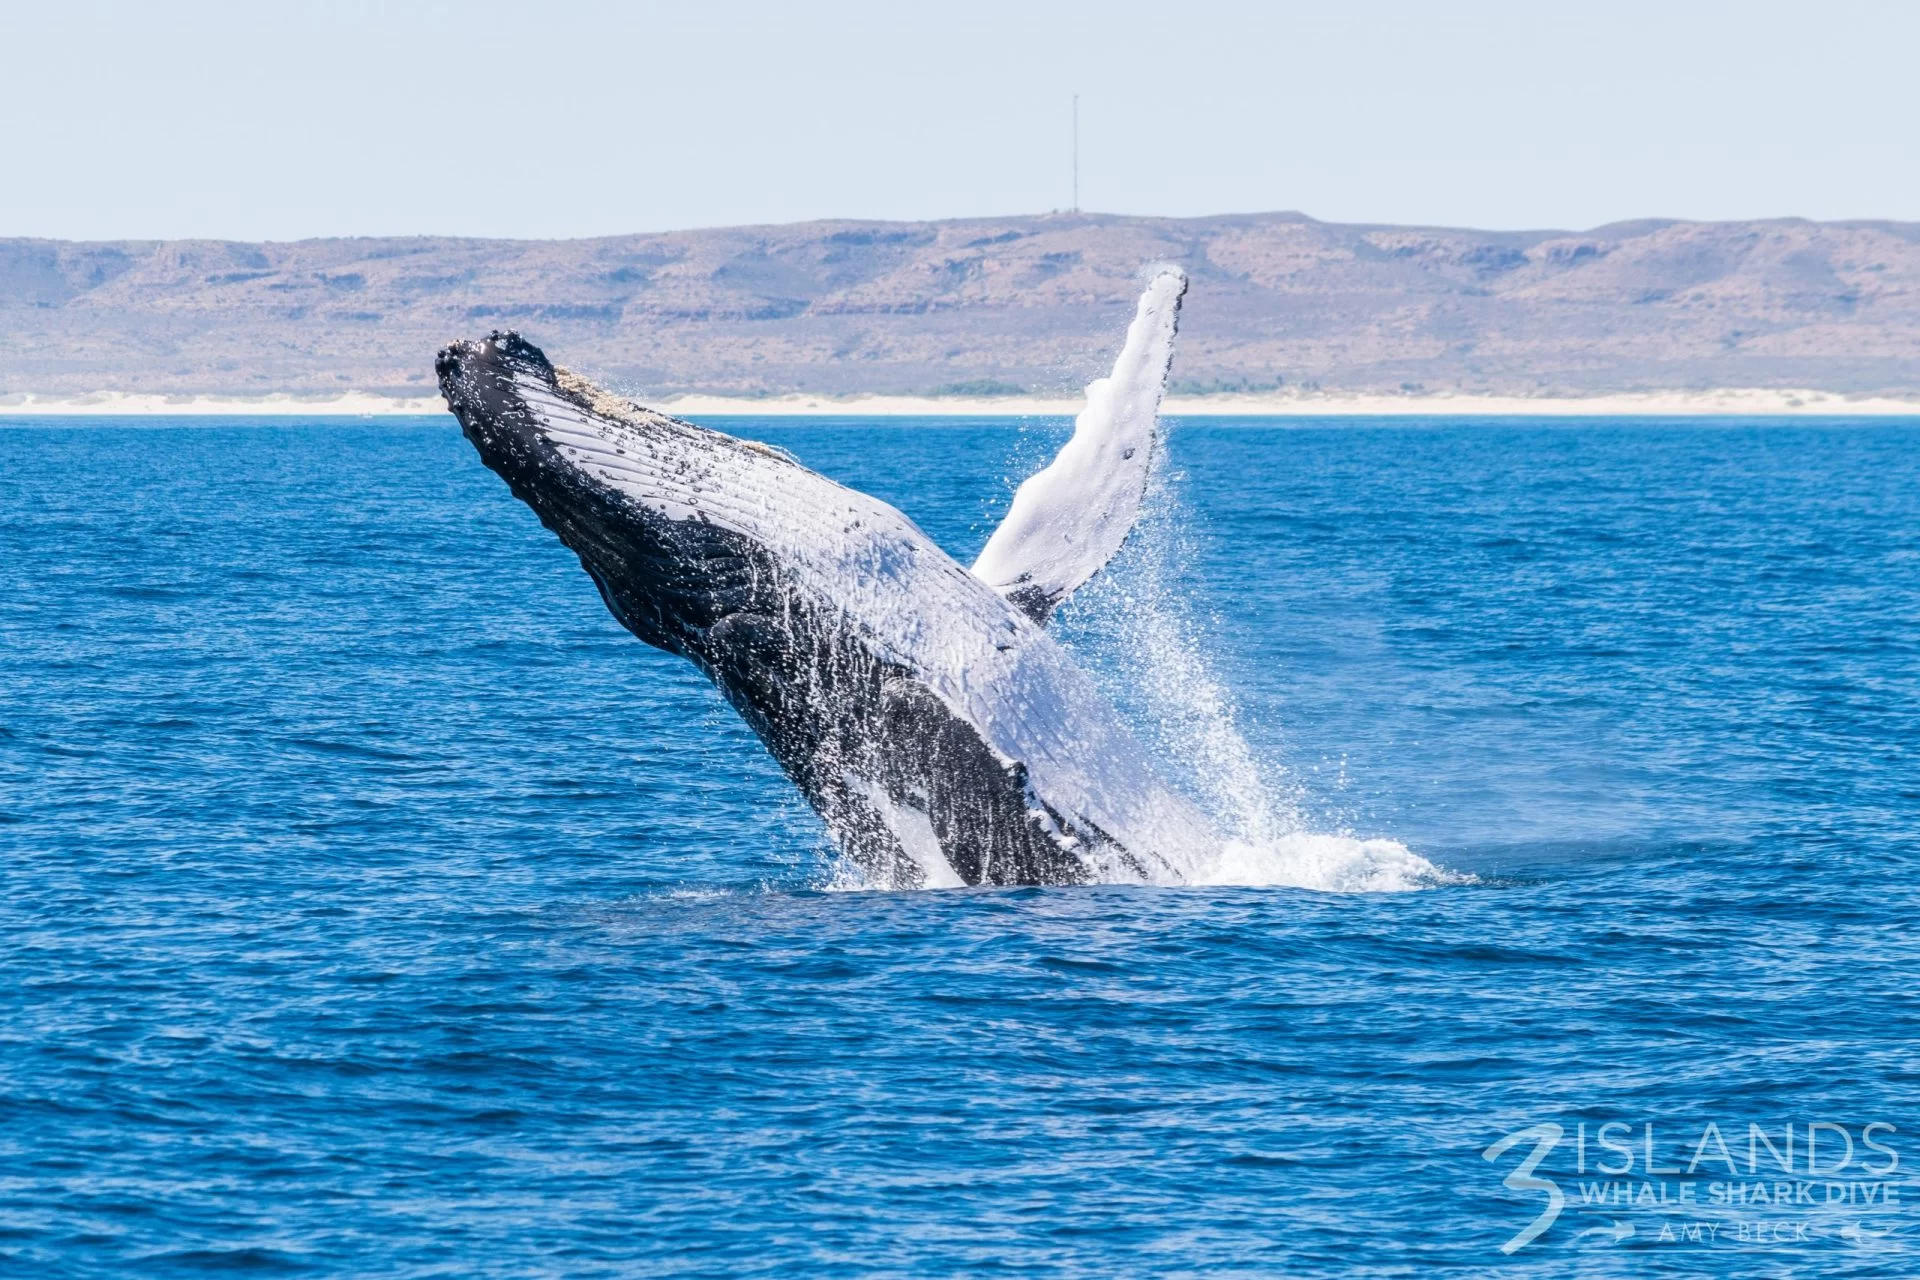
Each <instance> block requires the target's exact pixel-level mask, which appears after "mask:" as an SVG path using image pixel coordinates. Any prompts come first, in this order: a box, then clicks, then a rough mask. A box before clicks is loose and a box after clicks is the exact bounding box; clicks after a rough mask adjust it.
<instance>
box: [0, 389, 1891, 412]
mask: <svg viewBox="0 0 1920 1280" xmlns="http://www.w3.org/2000/svg"><path fill="white" fill-rule="evenodd" d="M644 403H646V404H648V405H649V406H650V407H652V408H656V409H659V410H661V411H663V412H666V413H672V414H677V415H681V416H688V415H694V416H697V415H707V416H714V417H755V418H770V417H934V418H938V417H1056V416H1058V417H1072V416H1073V415H1074V414H1076V413H1078V412H1079V411H1080V408H1081V406H1082V404H1083V403H1084V402H1083V401H1082V400H1081V399H1080V398H1079V397H1077V396H1076V397H1070V398H1069V397H1043V396H905V395H858V396H815V395H798V394H795V395H783V396H768V397H764V398H756V397H748V396H716V395H681V396H668V397H662V398H660V399H657V400H652V399H649V400H646V401H644ZM445 412H447V409H446V405H445V403H444V402H443V401H442V400H441V399H440V397H439V396H437V395H432V396H407V397H401V396H383V395H375V394H371V393H367V392H346V393H343V394H340V395H336V396H296V395H292V394H286V393H282V394H278V395H269V396H180V395H163V394H142V393H129V392H118V391H101V392H94V393H92V394H89V395H82V396H39V395H34V394H31V393H15V394H12V395H7V396H0V417H220V416H246V417H276V416H284V417H352V418H378V417H419V416H424V415H435V414H443V413H445ZM1161 412H1162V413H1164V414H1166V415H1168V416H1169V417H1173V416H1184V417H1248V418H1253V417H1259V418H1267V417H1292V418H1339V417H1531V418H1557V417H1610V418H1623V417H1624V418H1631V417H1649V418H1655V417H1660V418H1664V417H1920V398H1914V399H1905V398H1901V397H1896V396H1886V395H1848V394H1843V393H1840V392H1832V391H1814V390H1782V389H1774V388H1764V387H1728V388H1721V389H1716V390H1711V391H1632V392H1615V393H1610V394H1604V395H1595V396H1496V395H1473V394H1464V393H1450V392H1442V393H1437V394H1430V395H1391V394H1385V393H1342V392H1298V393H1292V394H1284V393H1265V394H1230V395H1203V396H1180V395H1170V396H1168V397H1167V398H1166V401H1165V403H1164V405H1163V407H1162V410H1161Z"/></svg>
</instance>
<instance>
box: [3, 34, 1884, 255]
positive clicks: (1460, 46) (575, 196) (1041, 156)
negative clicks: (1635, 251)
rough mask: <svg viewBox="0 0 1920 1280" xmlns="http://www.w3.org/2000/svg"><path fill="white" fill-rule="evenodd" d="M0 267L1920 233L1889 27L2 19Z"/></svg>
mask: <svg viewBox="0 0 1920 1280" xmlns="http://www.w3.org/2000/svg"><path fill="white" fill-rule="evenodd" d="M0 32H4V38H3V39H0V46H3V47H4V60H3V62H0V109H4V112H5V121H6V125H5V128H4V129H0V235H41V236H60V237H71V238H99V237H174V236H215V237H229V238H240V239H289V238H296V237H302V236H314V235H339V234H388V233H412V232H435V233H459V234H470V235H493V236H583V235H598V234H605V233H613V232H623V231H638V230H663V229H668V228H679V227H695V226H713V225H722V224H729V223H746V222H788V221H796V220H801V219H808V218H821V217H842V216H844V217H870V218H936V217H952V216H958V215H969V214H995V213H1014V212H1028V211H1036V210H1045V209H1050V208H1054V207H1064V206H1065V205H1066V204H1067V203H1068V202H1069V200H1070V198H1071V197H1070V192H1069V184H1070V180H1071V179H1070V168H1069V166H1070V146H1071V142H1070V134H1069V100H1070V95H1071V94H1073V93H1074V92H1076V91H1077V92H1078V93H1079V94H1080V95H1081V157H1082V159H1081V175H1082V176H1081V204H1082V206H1083V207H1085V208H1089V209H1096V210H1108V211H1115V212H1123V213H1160V214H1201V213H1220V212H1230V211H1246V210H1263V209H1300V210H1304V211H1305V212H1307V213H1310V214H1313V215H1315V216H1317V217H1321V218H1327V219H1337V220H1343V221H1375V222H1417V223H1439V224H1449V225H1472V226H1483V227H1588V226H1593V225H1596V224H1599V223H1604V222H1608V221H1613V220H1618V219H1624V218H1633V217H1644V216H1672V217H1693V218H1743V217H1754V216H1776V215H1788V214H1793V215H1802V216H1806V217H1814V218H1852V217H1876V218H1901V219H1915V220H1920V111H1916V105H1920V104H1917V102H1916V99H1920V89H1917V88H1916V86H1917V85H1920V75H1916V74H1915V72H1914V70H1913V63H1914V60H1915V59H1916V57H1920V4H1916V3H1858V2H1848V0H1823V2H1820V3H1801V4H1781V3H1772V2H1770V0H1748V2H1747V3H1740V4H1726V3H1704V2H1703V3H1687V2H1686V0H1667V2H1666V3H1660V4H1643V3H1637V2H1631V0H1630V2H1626V3H1607V4H1590V3H1589V4H1581V5H1577V6H1576V5H1563V4H1553V3H1546V2H1544V0H1542V2H1536V3H1530V4H1518V3H1486V2H1481V0H1453V2H1451V3H1431V4H1408V3H1385V2H1380V3H1365V2H1345V0H1341V2H1336V0H1325V2H1324V3H1319V4H1311V5H1304V4H1287V3H1272V4H1208V3H1191V2H1189V3H1171V2H1170V3H1167V4H1162V5H1141V4H1132V3H1125V2H1123V0H1109V2H1108V3H1103V4H1098V5H1094V4H1046V3H1037V2H1034V0H1028V2H1026V3H1004V4H1003V3H997V2H988V3H974V2H968V3H945V4H932V3H928V4H913V3H888V4H847V3H833V2H831V0H812V2H811V3H788V4H777V5H775V4H753V3H737V4H736V3H725V2H724V0H705V2H704V3H698V4H692V3H689V4H678V5H652V4H611V3H598V2H594V0H572V2H569V0H546V2H544V3H543V2H542V0H518V2H516V3H511V4H503V3H494V2H493V0H463V2H462V3H458V4H440V3H417V4H405V3H393V4H372V3H353V2H345V3H328V4H318V3H315V4H304V5H282V4H274V3H259V2H256V3H250V4H228V3H204V2H182V3H172V4H168V3H164V2H162V3H151V2H149V3H140V4H130V3H86V2H85V0H65V2H63V3H53V2H45V3H33V4H24V3H17V2H16V0H0Z"/></svg>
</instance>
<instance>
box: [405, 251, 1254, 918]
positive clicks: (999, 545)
mask: <svg viewBox="0 0 1920 1280" xmlns="http://www.w3.org/2000/svg"><path fill="white" fill-rule="evenodd" d="M1186 283H1187V282H1186V277H1185V276H1184V274H1182V273H1181V272H1180V271H1179V270H1177V269H1175V268H1161V269H1159V270H1157V271H1156V272H1155V273H1154V274H1152V276H1151V278H1150V279H1149V280H1148V282H1147V284H1146V287H1145V290H1144V292H1143V293H1142V295H1141V297H1140V301H1139V305H1138V307H1137V308H1136V311H1135V315H1134V318H1133V322H1132V324H1131V325H1130V326H1129V328H1128V332H1127V339H1126V343H1125V345H1124V347H1123V349H1122V351H1121V353H1120V356H1119V358H1118V360H1117V361H1116V363H1115V365H1114V369H1113V373H1112V375H1111V376H1109V377H1107V378H1104V379H1101V380H1098V381H1096V382H1094V383H1093V384H1092V385H1090V386H1089V387H1088V388H1087V402H1086V408H1085V410H1084V411H1083V412H1082V413H1081V414H1080V415H1079V417H1078V419H1077V420H1076V422H1075V427H1074V432H1073V435H1072V437H1071V438H1070V439H1069V440H1068V441H1067V443H1066V444H1065V445H1064V446H1063V447H1062V449H1061V450H1060V452H1059V454H1058V455H1056V457H1055V458H1054V459H1053V461H1052V462H1051V463H1049V465H1048V466H1047V467H1046V468H1045V469H1043V470H1042V471H1040V472H1039V473H1037V474H1035V475H1034V476H1032V477H1030V478H1029V479H1028V480H1027V481H1026V482H1025V483H1023V484H1022V485H1021V486H1020V488H1019V490H1018V491H1017V493H1016V494H1015V497H1014V501H1013V504H1012V506H1011V508H1010V509H1009V511H1008V513H1007V516H1006V518H1005V520H1004V522H1003V523H1002V524H1001V525H1000V526H999V528H998V529H996V530H995V531H994V533H993V535H992V537H991V538H990V539H989V540H988V542H987V545H986V547H985V549H984V550H983V551H982V552H981V554H980V557H979V559H978V561H977V562H976V563H975V564H974V565H973V567H972V568H971V569H968V568H966V567H963V566H962V565H960V564H958V563H957V562H955V561H954V560H953V558H952V557H950V556H949V555H947V553H946V552H944V551H942V550H941V549H940V548H939V547H937V546H936V545H934V543H933V541H932V540H931V539H929V538H928V537H927V536H926V535H925V534H924V533H922V532H921V531H920V530H919V529H918V528H917V527H916V526H915V525H914V524H913V522H912V521H911V520H909V519H908V518H907V517H906V516H905V515H903V514H901V513H900V512H899V511H897V510H895V509H894V508H893V507H891V506H889V505H887V504H886V503H884V502H881V501H879V500H877V499H875V498H872V497H869V496H868V495H866V494H863V493H859V492H857V491H855V490H852V489H849V488H846V487H844V486H842V485H839V484H836V483H835V482H833V481H831V480H829V479H827V478H826V477H824V476H822V475H819V474H818V473H816V472H814V471H811V470H809V469H808V468H806V467H805V466H802V465H801V464H800V463H799V462H798V461H797V460H796V459H794V458H793V457H791V456H789V455H788V454H786V453H785V452H783V451H781V450H779V449H775V448H772V447H770V446H768V445H765V444H760V443H758V442H755V441H751V440H743V439H738V438H735V437H733V436H729V435H725V434H723V433H721V432H718V431H713V430H709V429H707V428H704V427H699V426H695V425H694V424H692V423H689V422H683V421H681V420H679V419H676V418H672V417H669V416H667V415H665V414H662V413H658V412H655V411H653V410H650V409H646V408H643V407H641V406H639V405H637V404H634V403H631V402H629V401H627V400H624V399H621V398H619V397H617V396H614V395H612V394H609V393H608V392H606V391H604V390H602V389H600V388H599V387H597V386H595V385H594V384H592V383H591V382H589V381H588V380H586V379H585V378H583V377H581V376H579V375H578V374H575V373H573V372H571V371H569V370H567V369H564V368H560V367H556V366H555V365H553V364H552V363H551V362H550V361H549V360H548V359H547V357H546V356H545V355H544V354H543V353H542V352H541V351H540V350H539V349H538V348H536V347H534V346H533V345H532V344H531V343H529V342H527V341H526V340H525V339H524V338H522V337H520V336H519V335H518V334H517V333H513V332H501V331H496V332H494V333H492V334H490V335H489V336H488V337H486V338H484V339H479V340H470V341H460V342H455V343H453V344H451V345H449V346H447V347H446V348H444V349H443V350H442V351H441V352H440V354H439V358H438V360H437V361H436V364H435V369H436V372H437V373H438V375H439V381H440V387H441V391H442V393H443V394H444V395H445V397H446V400H447V404H448V406H449V407H450V408H451V409H452V410H453V413H454V415H455V416H456V417H457V418H458V419H459V422H460V427H461V430H462V432H463V433H464V434H465V436H466V438H467V439H468V440H469V441H471V442H472V444H473V446H474V448H475V449H476V450H478V452H479V455H480V459H481V461H482V462H484V463H485V464H486V466H488V467H489V468H490V469H492V470H493V471H494V472H495V473H497V474H498V475H499V476H500V477H501V478H502V479H503V480H505V481H506V483H507V485H508V487H509V488H510V489H511V490H512V492H513V494H514V496H516V497H518V498H519V499H520V500H521V501H523V502H525V503H526V504H527V505H528V506H529V507H531V508H532V509H533V511H534V512H535V514H536V515H538V517H539V518H540V521H541V522H542V523H543V524H544V525H546V527H547V528H549V529H550V530H552V531H553V532H554V533H555V534H557V535H558V536H559V538H560V540H561V541H562V542H563V543H565V544H566V545H567V546H568V547H569V548H571V549H572V550H573V551H574V552H575V553H576V554H577V555H578V556H579V558H580V563H581V565H582V566H583V567H584V568H585V569H586V571H587V573H588V574H590V575H591V576H592V578H593V581H594V583H595V584H596V585H597V586H598V588H599V590H600V595H601V598H602V599H603V600H604V601H605V603H606V606H607V608H608V609H609V610H610V611H611V612H612V614H613V616H614V617H615V618H616V619H617V620H618V621H619V622H620V623H621V624H622V625H623V626H625V627H626V628H627V629H628V630H629V631H631V632H632V633H633V634H634V635H636V636H638V637H639V638H640V639H641V640H644V641H646V642H647V643H648V644H651V645H655V646H657V647H659V648H661V649H664V650H666V651H668V652H669V653H675V654H678V655H680V656H682V657H684V658H687V659H689V660H690V661H692V662H693V663H694V664H695V665H696V666H698V667H699V668H700V669H701V670H702V671H703V672H705V673H706V674H707V676H708V677H709V678H710V679H712V681H713V682H714V684H715V685H716V686H717V687H718V688H719V690H720V692H721V694H722V695H723V696H724V697H725V698H726V699H727V701H728V702H729V703H730V704H731V705H732V706H733V707H734V709H735V710H736V711H738V712H739V714H740V715H741V717H742V718H743V719H744V720H745V721H746V722H747V724H748V725H750V726H751V727H752V729H753V730H754V732H755V734H757V735H758V737H759V738H760V740H761V741H762V742H763V743H764V744H765V745H766V747H767V750H768V751H769V752H770V753H771V754H772V756H773V758H774V759H775V760H776V761H777V762H778V763H779V765H780V767H781V769H782V770H783V771H785V773H786V774H787V776H788V777H789V778H790V779H792V781H793V782H794V783H795V785H797V786H798V787H799V788H800V790H801V791H802V793H804V794H805V796H806V797H807V799H808V801H809V802H810V803H811V804H812V805H813V807H814V809H815V810H816V811H817V812H818V813H819V814H820V816H821V818H822V819H824V821H825V823H826V826H827V829H828V831H829V832H830V833H831V835H832V837H833V839H834V841H835V843H836V844H837V845H838V846H839V847H840V849H841V850H842V851H843V852H844V853H845V854H846V856H848V857H849V858H851V859H852V860H853V861H854V862H855V863H856V864H858V865H859V866H860V867H861V868H862V870H863V872H864V873H865V875H866V877H867V878H868V880H869V881H870V882H871V883H873V884H875V885H879V886H887V887H899V888H919V887H957V886H960V885H1012V884H1074V883H1087V882H1095V881H1122V880H1126V881H1148V882H1154V883H1163V884H1178V883H1185V882H1187V881H1189V880H1191V879H1193V878H1195V877H1196V876H1197V875H1199V874H1201V873H1202V871H1203V869H1204V868H1205V867H1206V866H1207V865H1208V864H1210V863H1211V862H1212V861H1213V860H1214V859H1215V858H1217V856H1218V852H1219V849H1220V847H1221V841H1220V836H1219V835H1218V834H1217V833H1216V831H1215V830H1214V828H1213V826H1212V824H1211V823H1210V822H1209V821H1208V819H1207V817H1206V815H1205V814H1204V813H1202V812H1201V811H1200V810H1199V808H1198V807H1197V806H1195V805H1194V804H1193V803H1192V802H1191V801H1189V800H1188V799H1186V798H1185V797H1184V796H1182V795H1181V794H1180V793H1178V792H1176V791H1175V790H1173V789H1172V788H1171V787H1169V786H1168V785H1167V784H1166V783H1165V782H1163V781H1162V780H1161V779H1160V778H1159V777H1158V776H1157V775H1156V773H1155V771H1154V769H1153V768H1152V766H1151V764H1150V763H1149V760H1148V756H1147V753H1146V752H1145V751H1144V750H1143V749H1142V747H1141V745H1140V743H1139V742H1138V741H1137V740H1136V739H1135V738H1134V736H1133V735H1132V734H1131V733H1130V732H1129V730H1128V729H1127V727H1126V725H1125V724H1124V723H1122V721H1121V718H1120V716H1119V715H1118V713H1117V712H1116V711H1115V710H1114V708H1113V707H1112V706H1111V705H1110V704H1109V703H1108V702H1107V700H1106V699H1105V698H1104V697H1103V696H1102V695H1101V694H1100V693H1099V692H1098V690H1097V689H1096V688H1095V686H1094V684H1093V682H1092V681H1091V680H1090V679H1089V678H1088V677H1087V676H1086V674H1085V673H1083V672H1081V671H1080V670H1079V669H1077V668H1076V667H1075V666H1074V665H1073V663H1072V662H1071V661H1070V660H1069V658H1068V656H1067V654H1066V653H1065V651H1064V650H1063V649H1062V648H1061V647H1060V645H1058V644H1057V643H1056V642H1055V641H1054V640H1053V639H1052V637H1051V636H1049V635H1048V633H1047V632H1046V630H1045V627H1044V624H1045V623H1046V621H1047V619H1048V617H1049V615H1050V614H1051V613H1052V611H1053V610H1054V609H1055V608H1056V607H1057V606H1058V605H1059V604H1060V603H1061V602H1062V601H1064V600H1065V599H1066V598H1067V597H1068V596H1069V595H1070V594H1071V593H1072V592H1073V591H1074V589H1075V588H1077V587H1079V586H1080V585H1081V584H1083V583H1084V582H1086V581H1087V580H1088V579H1089V578H1091V577H1092V576H1093V575H1094V574H1095V573H1097V572H1098V571H1099V570H1100V568H1101V567H1102V566H1103V565H1105V564H1106V563H1107V561H1108V560H1109V559H1111V557H1112V556H1113V555H1114V554H1115V553H1116V552H1117V551H1118V550H1119V548H1120V546H1121V545H1122V543H1123V542H1124V541H1125V539H1126V536H1127V533H1128V531H1129V530H1130V529H1131V528H1132V526H1133V523H1134V520H1135V518H1136V516H1137V515H1138V513H1139V509H1140V505H1141V503H1142V500H1143V497H1144V494H1145V490H1146V484H1147V477H1148V474H1149V467H1150V465H1151V457H1152V453H1153V449H1154V437H1155V424H1156V419H1157V415H1158V411H1159V403H1160V399H1161V395H1162V393H1163V390H1164V387H1165V383H1166V375H1167V371H1168V368H1169V366H1170V363H1171V360H1172V352H1173V340H1174V334H1175V330H1176V328H1177V322H1178V316H1179V309H1180V302H1181V298H1182V297H1183V296H1184V294H1185V292H1186Z"/></svg>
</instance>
